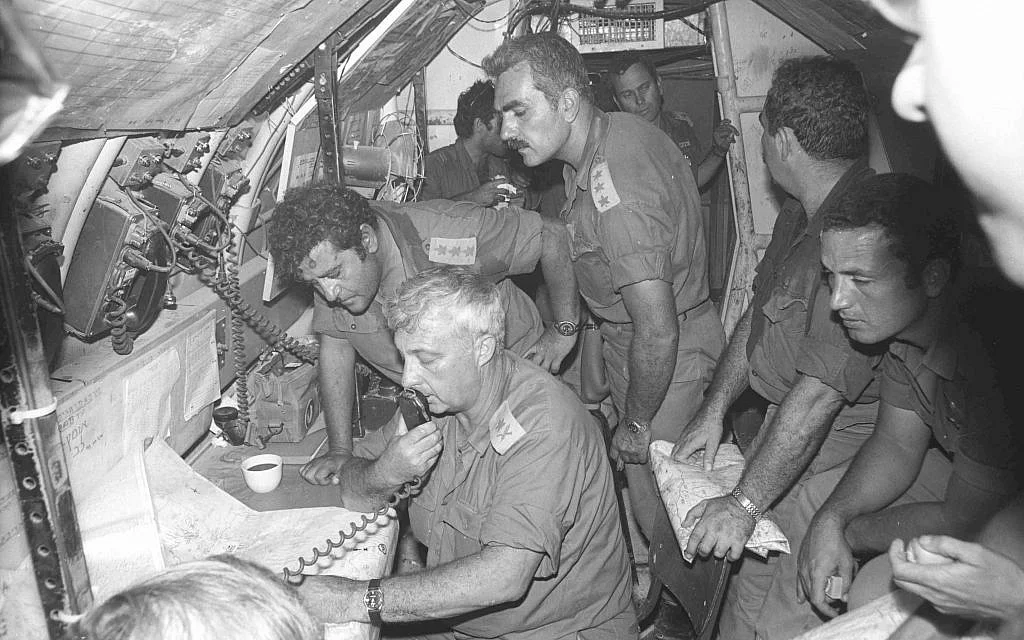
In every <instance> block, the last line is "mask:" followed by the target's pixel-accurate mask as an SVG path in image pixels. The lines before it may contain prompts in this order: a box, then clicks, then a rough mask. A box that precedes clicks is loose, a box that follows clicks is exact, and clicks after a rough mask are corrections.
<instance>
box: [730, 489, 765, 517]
mask: <svg viewBox="0 0 1024 640" xmlns="http://www.w3.org/2000/svg"><path fill="white" fill-rule="evenodd" d="M730 495H732V497H733V498H735V499H736V502H738V503H739V504H740V506H741V507H743V510H744V511H746V512H747V514H748V515H750V517H751V518H752V519H753V520H754V522H755V523H756V522H759V521H760V520H761V518H763V517H764V512H762V511H761V510H760V509H758V508H757V505H756V504H754V503H753V502H751V501H750V498H748V497H747V496H745V495H743V492H742V491H740V488H739V487H738V486H737V487H734V488H733V490H732V491H731V492H730Z"/></svg>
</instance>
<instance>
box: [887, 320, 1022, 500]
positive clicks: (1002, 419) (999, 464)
mask: <svg viewBox="0 0 1024 640" xmlns="http://www.w3.org/2000/svg"><path fill="white" fill-rule="evenodd" d="M881 368H882V373H881V394H882V402H884V403H887V404H889V405H891V406H894V407H898V408H900V409H906V410H908V411H913V412H914V413H916V414H917V415H918V417H919V418H921V420H922V421H923V422H924V423H925V424H926V425H928V427H929V428H930V429H931V430H932V436H933V437H934V440H935V441H936V442H937V443H938V445H939V446H940V447H941V448H942V450H943V451H944V452H945V453H946V455H947V456H948V457H950V458H952V460H953V473H955V474H957V475H958V476H959V477H960V478H961V479H962V480H964V481H965V482H967V483H968V484H970V485H972V486H975V487H978V488H980V489H983V490H986V491H992V492H995V493H1002V494H1006V495H1009V494H1012V493H1013V492H1014V491H1015V490H1016V489H1017V482H1016V480H1015V477H1014V476H1015V465H1016V464H1017V463H1018V462H1019V460H1020V456H1019V449H1018V448H1017V446H1016V441H1015V440H1014V438H1013V432H1012V429H1013V425H1012V423H1011V420H1010V418H1009V416H1008V414H1007V412H1006V405H1005V399H1004V398H1003V394H1002V393H1001V392H1000V389H999V385H998V384H997V382H996V376H995V372H994V370H993V368H992V365H991V362H990V360H989V357H988V354H987V350H986V349H985V347H984V345H983V344H982V343H981V339H980V338H979V336H978V334H977V333H975V332H974V331H972V330H971V329H970V327H968V326H967V325H966V324H964V323H961V322H958V321H957V320H956V318H955V317H950V318H949V319H948V320H947V322H946V323H945V325H944V326H943V327H942V328H941V330H940V332H939V337H938V339H937V340H936V341H935V343H934V344H932V345H931V346H930V347H929V348H928V349H927V351H925V350H922V349H921V348H919V347H916V346H913V345H910V344H907V343H905V342H893V343H892V344H891V345H890V346H889V351H888V353H886V354H885V358H884V359H883V362H882V367H881Z"/></svg>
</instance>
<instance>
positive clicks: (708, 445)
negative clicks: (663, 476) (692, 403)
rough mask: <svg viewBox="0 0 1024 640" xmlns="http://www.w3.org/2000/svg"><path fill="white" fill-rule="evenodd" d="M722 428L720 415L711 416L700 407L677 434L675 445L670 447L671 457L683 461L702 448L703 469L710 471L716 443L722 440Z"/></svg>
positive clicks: (716, 447) (715, 452)
mask: <svg viewBox="0 0 1024 640" xmlns="http://www.w3.org/2000/svg"><path fill="white" fill-rule="evenodd" d="M722 429H723V427H722V419H721V418H720V417H718V416H711V415H709V414H708V413H706V412H705V411H704V410H703V409H701V410H700V411H698V412H697V415H695V416H694V417H693V418H692V419H691V420H690V422H689V424H687V425H686V427H685V428H684V429H683V432H682V433H681V434H679V439H677V440H676V445H675V446H674V447H672V458H673V459H674V460H677V461H679V462H685V461H686V460H687V459H688V458H689V457H690V456H691V455H693V454H694V453H695V452H697V451H700V450H701V449H703V450H704V470H705V471H711V469H712V468H714V466H715V455H716V454H717V453H718V445H719V444H720V443H721V442H722Z"/></svg>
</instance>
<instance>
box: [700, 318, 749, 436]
mask: <svg viewBox="0 0 1024 640" xmlns="http://www.w3.org/2000/svg"><path fill="white" fill-rule="evenodd" d="M751 314H752V311H751V310H750V309H747V311H746V313H744V314H743V316H742V317H741V318H740V321H739V323H738V324H737V325H736V329H735V330H734V331H733V334H732V339H730V340H729V345H728V346H727V347H726V349H725V353H723V354H722V357H721V358H719V360H718V366H716V367H715V375H714V377H713V378H712V379H711V385H710V386H709V387H708V390H707V393H706V394H705V396H704V403H703V405H702V407H701V409H702V411H704V412H705V413H708V414H711V415H714V416H717V417H718V418H719V419H723V418H724V417H725V412H726V411H728V410H729V407H730V406H732V403H733V402H736V399H737V398H739V397H740V394H741V393H743V391H744V390H745V389H746V388H747V386H748V385H749V378H750V361H749V360H748V359H747V339H748V338H749V337H750V319H751Z"/></svg>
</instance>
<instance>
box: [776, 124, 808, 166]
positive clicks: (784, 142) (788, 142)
mask: <svg viewBox="0 0 1024 640" xmlns="http://www.w3.org/2000/svg"><path fill="white" fill-rule="evenodd" d="M772 137H773V138H775V145H776V147H777V148H778V150H779V159H780V160H786V159H787V158H789V156H790V155H791V154H792V153H794V152H796V150H797V149H801V150H802V149H803V147H802V146H801V145H800V141H799V140H797V139H796V134H795V133H793V130H792V129H790V128H789V127H779V130H778V131H776V132H775V134H774V135H773V136H772Z"/></svg>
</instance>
